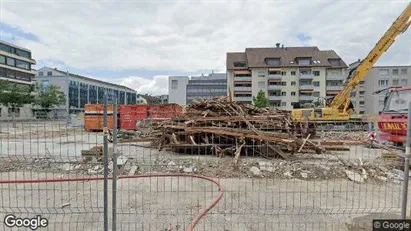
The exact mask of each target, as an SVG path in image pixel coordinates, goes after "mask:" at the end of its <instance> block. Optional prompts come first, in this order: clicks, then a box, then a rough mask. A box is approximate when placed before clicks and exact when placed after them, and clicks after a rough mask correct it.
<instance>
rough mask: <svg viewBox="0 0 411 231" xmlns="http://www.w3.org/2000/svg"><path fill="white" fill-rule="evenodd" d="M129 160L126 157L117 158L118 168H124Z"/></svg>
mask: <svg viewBox="0 0 411 231" xmlns="http://www.w3.org/2000/svg"><path fill="white" fill-rule="evenodd" d="M127 160H128V158H127V157H125V156H119V157H117V166H123V165H125V164H126V162H127Z"/></svg>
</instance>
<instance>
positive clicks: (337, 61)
mask: <svg viewBox="0 0 411 231" xmlns="http://www.w3.org/2000/svg"><path fill="white" fill-rule="evenodd" d="M328 62H329V63H330V64H331V66H340V60H339V59H329V60H328Z"/></svg>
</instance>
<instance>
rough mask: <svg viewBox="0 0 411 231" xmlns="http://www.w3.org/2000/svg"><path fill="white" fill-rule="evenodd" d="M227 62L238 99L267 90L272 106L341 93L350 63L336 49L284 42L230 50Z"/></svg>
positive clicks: (287, 106)
mask: <svg viewBox="0 0 411 231" xmlns="http://www.w3.org/2000/svg"><path fill="white" fill-rule="evenodd" d="M226 65H227V90H228V91H230V92H231V95H232V96H233V98H234V100H235V101H237V102H246V103H252V99H253V96H256V95H257V94H258V92H259V91H260V90H263V91H264V92H265V93H266V96H267V97H268V99H269V101H270V104H271V106H274V107H280V108H281V109H286V110H290V109H292V108H293V105H294V103H297V102H298V103H300V104H301V103H312V102H314V101H316V100H318V99H321V98H323V99H326V98H327V97H333V96H335V95H336V94H338V93H339V92H340V91H341V90H342V87H343V81H344V80H345V79H346V76H347V67H348V66H347V65H346V64H345V62H344V61H343V60H342V59H341V58H340V57H339V56H338V55H337V53H336V52H335V51H333V50H325V51H321V50H319V49H318V47H284V46H281V47H280V44H277V46H276V47H271V48H246V49H245V52H229V53H227V64H226Z"/></svg>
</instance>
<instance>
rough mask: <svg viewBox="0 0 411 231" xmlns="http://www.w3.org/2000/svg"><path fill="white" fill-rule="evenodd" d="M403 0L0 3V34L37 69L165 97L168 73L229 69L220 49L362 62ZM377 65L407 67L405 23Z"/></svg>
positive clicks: (409, 41)
mask: <svg viewBox="0 0 411 231" xmlns="http://www.w3.org/2000/svg"><path fill="white" fill-rule="evenodd" d="M408 3H409V1H408V0H405V1H403V0H390V1H387V0H373V1H366V0H354V1H350V0H330V1H326V0H322V1H316V0H306V1H303V0H289V1H274V0H272V1H267V0H253V1H246V0H236V1H224V0H221V1H220V0H218V1H217V0H208V1H194V0H193V1H188V0H185V1H165V0H162V1H161V0H160V1H159V0H157V1H155V0H152V1H148V0H147V1H140V0H135V1H131V0H118V1H108V0H104V1H96V0H82V1H80V0H71V1H68V0H64V1H62V0H55V1H52V0H30V1H28V0H27V1H17V0H9V1H6V0H0V39H2V40H5V41H8V42H12V43H15V44H17V45H20V46H23V47H26V48H28V49H30V50H32V54H33V57H34V59H36V61H37V65H36V66H35V67H34V68H35V69H39V68H41V67H43V66H48V67H52V68H54V67H56V68H59V69H62V70H64V71H70V72H73V73H76V74H81V75H86V76H89V77H94V78H98V79H101V80H106V81H110V82H114V83H119V84H124V85H126V86H128V87H131V88H133V89H136V90H137V92H138V93H148V94H152V95H158V94H167V92H168V79H167V78H168V76H170V75H201V74H208V73H210V72H212V71H214V72H225V70H226V69H225V68H226V67H225V64H226V53H227V52H243V51H244V50H245V48H248V47H274V46H275V44H276V43H278V42H279V43H281V44H284V46H318V47H319V48H320V49H321V50H330V49H332V50H335V51H336V52H337V54H338V55H340V57H341V58H342V59H343V60H344V61H345V62H346V63H351V62H354V61H356V60H357V59H359V58H361V59H362V58H364V57H365V56H366V55H367V54H368V53H369V51H370V50H371V49H372V48H373V46H374V45H375V43H376V42H377V41H378V40H379V39H380V38H381V36H382V35H383V34H384V33H385V31H386V30H387V29H388V27H389V26H390V25H391V24H392V22H393V21H394V20H395V19H396V18H397V17H398V16H399V15H400V13H401V12H402V11H403V10H404V9H405V7H406V6H407V4H408ZM377 65H411V29H409V30H408V31H407V32H405V33H404V34H402V35H400V36H399V37H398V38H397V40H396V42H395V43H394V44H393V45H392V46H391V48H390V49H389V50H388V51H387V52H386V53H385V54H384V55H383V56H382V57H381V59H380V60H379V62H378V63H377Z"/></svg>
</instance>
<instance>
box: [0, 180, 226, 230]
mask: <svg viewBox="0 0 411 231" xmlns="http://www.w3.org/2000/svg"><path fill="white" fill-rule="evenodd" d="M150 177H191V178H198V179H202V180H207V181H210V182H212V183H214V184H215V185H217V187H218V192H219V193H218V196H217V198H216V199H214V200H213V202H212V203H211V204H209V205H208V206H207V207H206V208H205V209H204V210H203V211H201V213H200V214H199V215H198V216H196V217H195V218H194V219H193V220H192V221H191V222H190V224H189V226H188V228H187V231H193V230H194V228H195V226H196V225H197V223H198V222H199V221H200V220H201V218H203V217H204V216H205V215H206V214H207V212H208V211H210V210H211V209H212V208H213V207H214V206H215V205H216V204H217V203H218V202H219V201H220V200H221V198H222V197H223V194H224V190H223V188H222V187H221V185H220V183H218V182H217V181H216V180H215V179H213V178H210V177H206V176H200V175H189V174H181V173H167V174H142V175H137V176H119V177H118V179H137V178H150ZM108 179H113V177H109V178H108ZM98 180H104V177H84V178H66V179H55V178H53V179H42V180H40V179H38V180H0V184H30V183H54V182H71V181H98Z"/></svg>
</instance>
